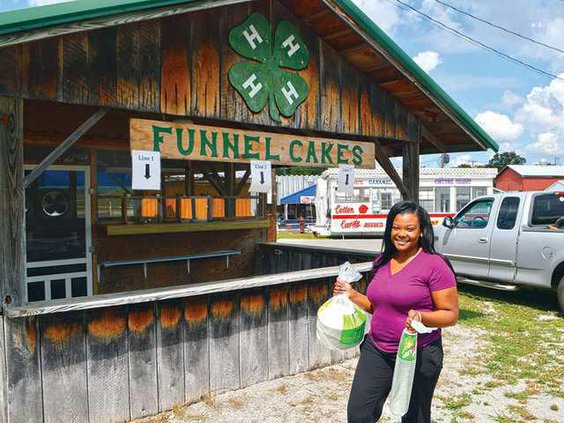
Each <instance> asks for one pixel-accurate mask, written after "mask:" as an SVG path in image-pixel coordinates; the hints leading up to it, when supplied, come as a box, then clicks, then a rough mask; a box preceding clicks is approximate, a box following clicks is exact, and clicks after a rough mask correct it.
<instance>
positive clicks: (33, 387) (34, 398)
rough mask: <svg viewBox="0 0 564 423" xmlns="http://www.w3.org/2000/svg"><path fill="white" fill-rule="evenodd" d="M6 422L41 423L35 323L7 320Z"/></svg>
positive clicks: (40, 396)
mask: <svg viewBox="0 0 564 423" xmlns="http://www.w3.org/2000/svg"><path fill="white" fill-rule="evenodd" d="M5 330H6V371H7V373H8V377H7V386H8V421H9V422H13V423H16V422H18V423H19V422H21V423H28V422H41V421H43V401H42V387H41V370H40V367H39V333H38V330H37V319H36V318H35V317H25V318H23V317H22V318H18V319H6V321H5Z"/></svg>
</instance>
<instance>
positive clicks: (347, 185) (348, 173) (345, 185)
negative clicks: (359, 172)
mask: <svg viewBox="0 0 564 423" xmlns="http://www.w3.org/2000/svg"><path fill="white" fill-rule="evenodd" d="M337 191H338V192H343V193H345V194H347V195H353V194H354V166H352V165H340V166H339V173H338V175H337Z"/></svg>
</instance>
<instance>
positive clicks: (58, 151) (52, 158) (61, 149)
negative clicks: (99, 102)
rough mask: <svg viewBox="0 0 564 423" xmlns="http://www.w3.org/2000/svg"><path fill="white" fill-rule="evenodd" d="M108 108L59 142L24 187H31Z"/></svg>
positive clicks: (26, 179) (99, 111)
mask: <svg viewBox="0 0 564 423" xmlns="http://www.w3.org/2000/svg"><path fill="white" fill-rule="evenodd" d="M106 113H108V111H107V110H106V109H100V110H97V111H96V112H95V113H94V114H93V115H92V116H90V117H89V118H88V119H87V120H86V121H84V122H83V123H82V125H80V126H79V127H78V128H76V130H75V131H74V132H73V133H72V134H70V135H69V136H68V137H67V138H66V139H65V140H64V141H63V142H62V143H61V144H59V145H58V146H57V147H56V148H55V149H54V150H53V151H52V152H51V153H50V154H49V155H48V156H47V157H45V158H44V159H43V161H42V162H41V163H40V164H39V166H37V167H36V168H35V169H33V171H32V172H31V173H30V174H29V175H27V177H26V178H25V181H24V188H27V187H29V186H30V185H31V184H32V182H33V181H35V180H36V179H37V178H38V177H39V176H40V175H41V174H42V173H43V172H45V170H46V169H47V168H48V167H49V166H51V165H52V164H53V163H55V162H56V161H57V159H59V158H60V157H61V156H62V155H63V154H64V153H65V151H67V150H68V149H69V148H70V147H71V146H72V145H73V144H74V143H75V142H76V141H78V139H79V138H80V137H82V136H83V135H84V134H85V133H86V132H88V131H89V130H90V128H92V127H93V126H94V125H96V124H97V123H98V122H99V121H100V119H102V118H103V117H104V116H106Z"/></svg>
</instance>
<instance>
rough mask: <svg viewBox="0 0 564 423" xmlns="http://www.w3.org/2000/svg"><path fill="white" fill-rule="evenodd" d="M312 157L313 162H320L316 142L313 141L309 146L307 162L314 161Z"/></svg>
mask: <svg viewBox="0 0 564 423" xmlns="http://www.w3.org/2000/svg"><path fill="white" fill-rule="evenodd" d="M311 159H313V163H319V160H317V154H316V152H315V142H313V141H310V142H309V146H308V148H307V157H306V162H307V163H312V160H311Z"/></svg>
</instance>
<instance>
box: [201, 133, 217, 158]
mask: <svg viewBox="0 0 564 423" xmlns="http://www.w3.org/2000/svg"><path fill="white" fill-rule="evenodd" d="M211 135H212V139H211V141H210V140H209V138H208V134H207V131H206V130H204V129H200V155H202V156H204V157H207V153H206V150H207V149H209V150H210V153H211V157H217V132H212V133H211Z"/></svg>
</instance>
